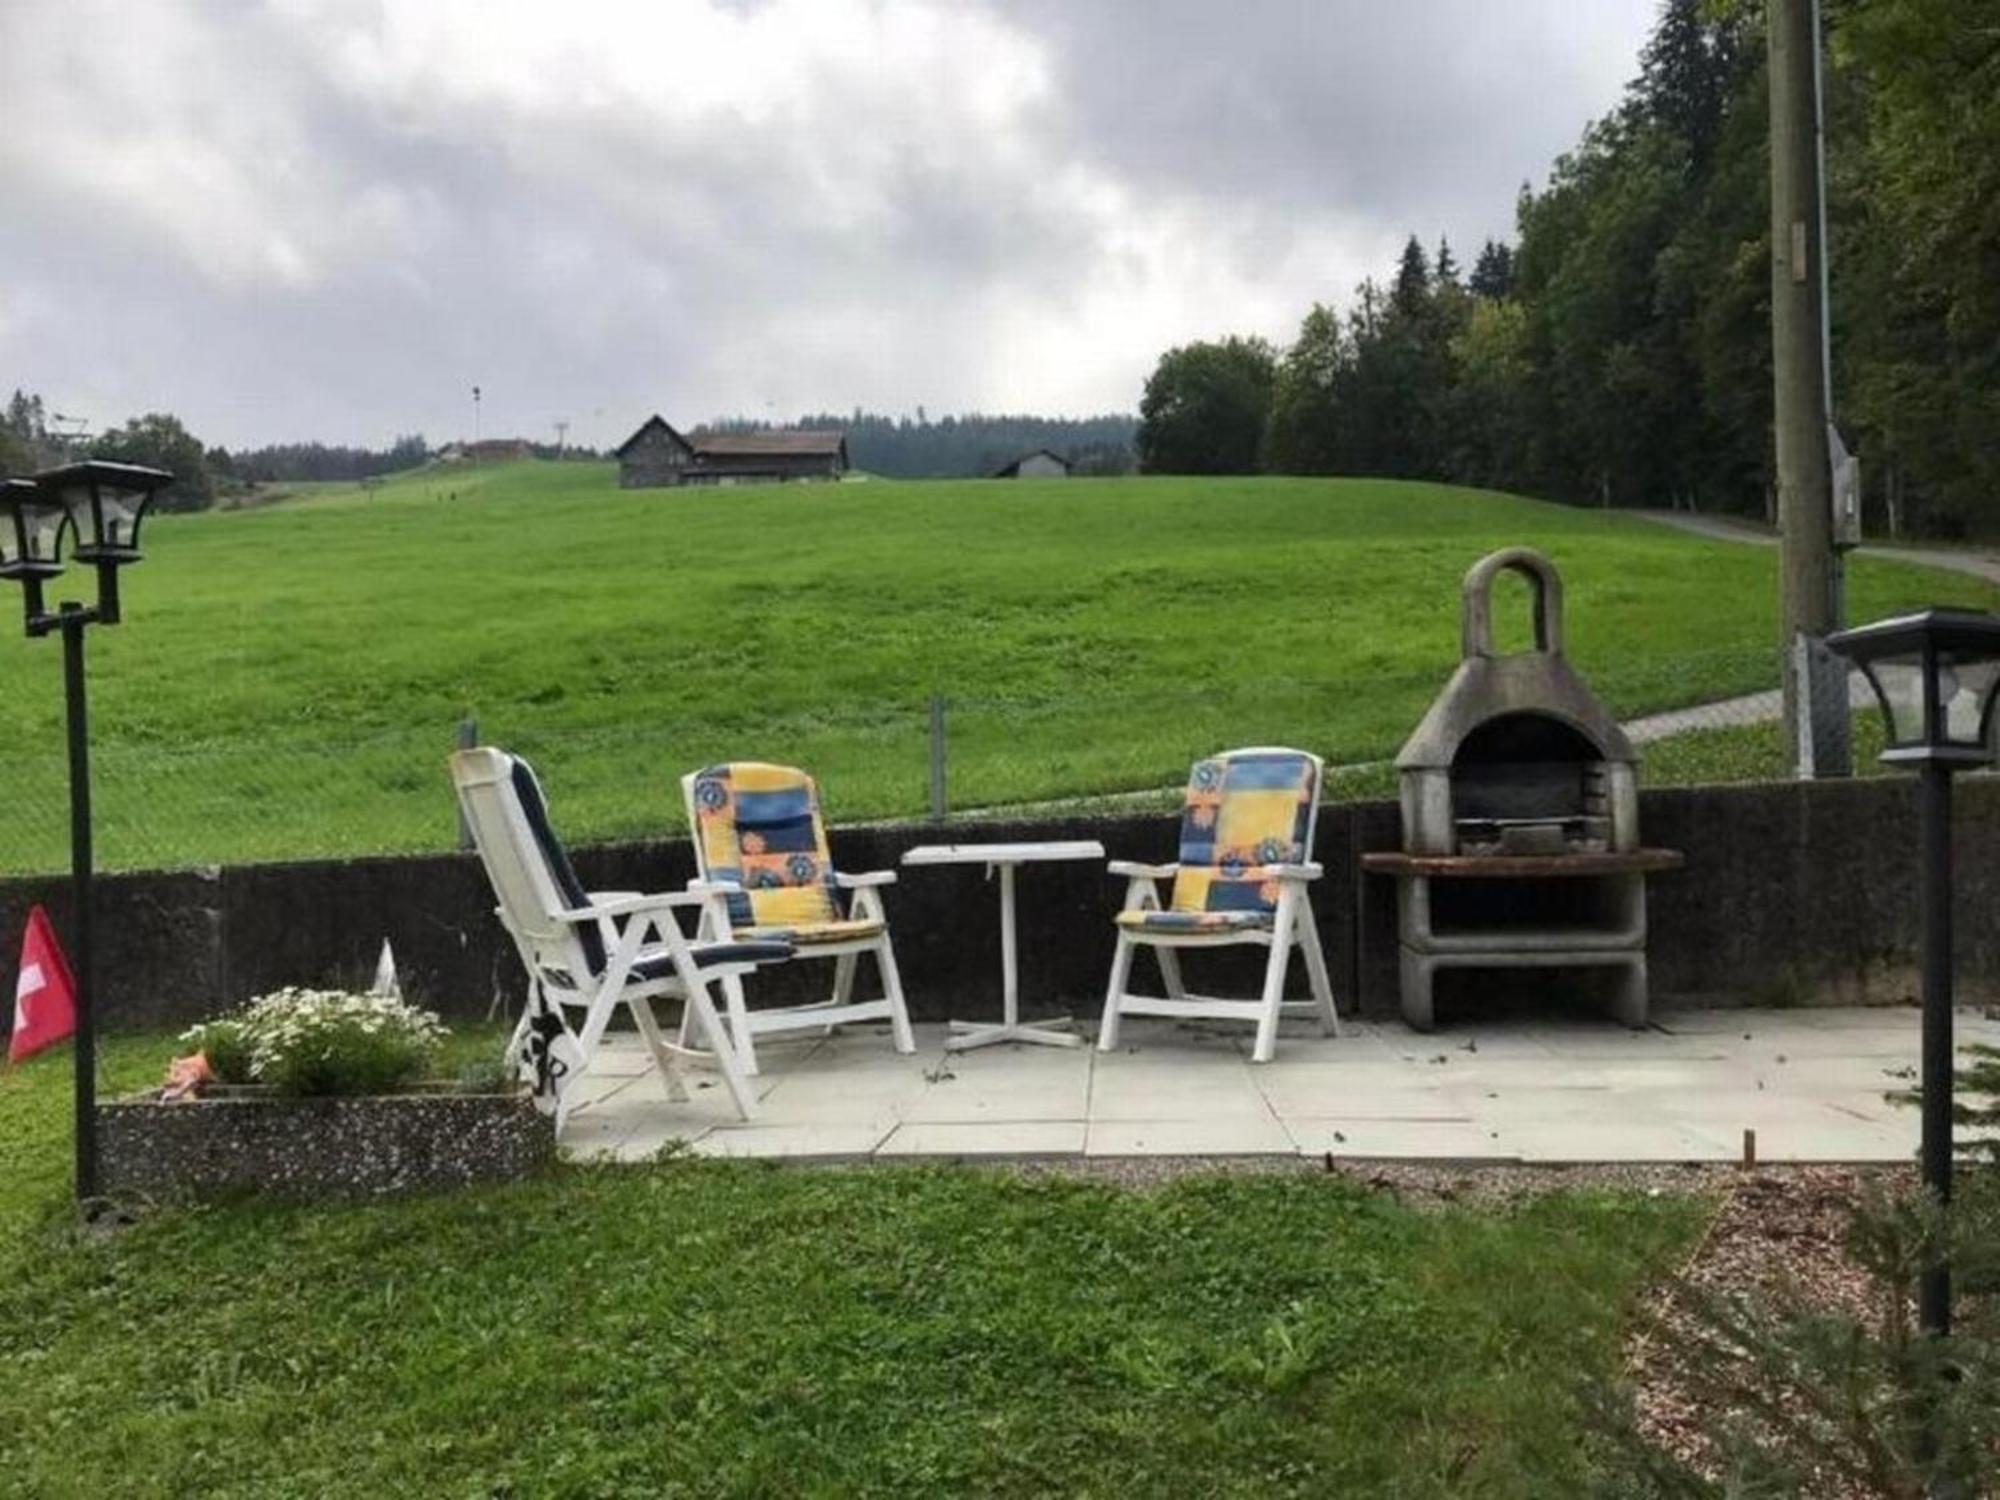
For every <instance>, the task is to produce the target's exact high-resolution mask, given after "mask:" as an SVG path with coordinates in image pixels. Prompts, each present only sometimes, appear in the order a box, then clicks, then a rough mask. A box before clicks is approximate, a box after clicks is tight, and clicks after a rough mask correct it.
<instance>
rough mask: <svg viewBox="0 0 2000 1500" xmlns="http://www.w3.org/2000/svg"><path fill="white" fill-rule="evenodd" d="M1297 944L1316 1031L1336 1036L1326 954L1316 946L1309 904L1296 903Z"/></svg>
mask: <svg viewBox="0 0 2000 1500" xmlns="http://www.w3.org/2000/svg"><path fill="white" fill-rule="evenodd" d="M1297 939H1298V944H1299V946H1300V947H1301V948H1303V949H1305V951H1306V978H1307V979H1308V980H1310V981H1311V982H1312V994H1313V1000H1314V1002H1315V1003H1316V1004H1317V1006H1318V1008H1319V1029H1320V1031H1321V1032H1322V1033H1323V1034H1324V1035H1326V1036H1339V1035H1340V1010H1339V1008H1338V1007H1337V1006H1336V1005H1335V1004H1334V1003H1333V981H1332V980H1331V979H1330V978H1328V976H1327V972H1326V953H1325V952H1324V950H1322V949H1321V947H1320V945H1319V923H1318V922H1316V921H1315V920H1314V919H1313V909H1312V903H1311V902H1310V901H1301V902H1300V903H1299V928H1298V934H1297Z"/></svg>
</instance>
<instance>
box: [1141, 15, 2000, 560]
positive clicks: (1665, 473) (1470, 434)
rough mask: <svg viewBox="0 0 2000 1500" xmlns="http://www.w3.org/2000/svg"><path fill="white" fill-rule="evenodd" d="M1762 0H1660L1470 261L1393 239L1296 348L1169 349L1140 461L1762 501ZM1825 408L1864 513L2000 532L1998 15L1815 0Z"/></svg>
mask: <svg viewBox="0 0 2000 1500" xmlns="http://www.w3.org/2000/svg"><path fill="white" fill-rule="evenodd" d="M1763 16H1764V7H1763V5H1762V4H1757V3H1744V0H1737V3H1725V4H1717V3H1715V0H1667V3H1665V4H1664V5H1663V6H1662V9H1661V15H1660V19H1659V21H1658V23H1657V25H1656V27H1655V29H1654V31H1653V33H1652V36H1651V38H1650V39H1649V41H1648V44H1647V46H1646V48H1645V50H1644V52H1643V54H1642V57H1641V66H1640V71H1639V76H1638V77H1637V78H1636V79H1635V80H1634V81H1633V83H1632V84H1631V85H1630V86H1629V88H1628V89H1627V91H1626V94H1625V96H1624V99H1623V100H1622V102H1621V103H1620V104H1619V106H1618V107H1617V109H1616V110H1614V111H1613V113H1612V114H1611V115H1610V116H1609V117H1608V118H1606V119H1603V120H1600V121H1598V122H1596V123H1595V124H1593V125H1592V126H1590V127H1589V128H1588V129H1587V130H1586V131H1585V133H1584V136H1583V139H1582V141H1581V142H1580V143H1579V145H1578V146H1577V147H1576V149H1575V150H1574V151H1572V152H1570V153H1569V154H1568V155H1566V156H1564V157H1562V158H1561V159H1560V160H1558V162H1557V163H1556V165H1555V168H1554V170H1553V172H1552V173H1551V175H1550V178H1549V180H1548V182H1547V183H1546V185H1544V186H1543V187H1542V188H1541V189H1539V190H1532V189H1528V188H1524V189H1523V190H1522V193H1521V197H1520V201H1519V205H1518V211H1517V215H1516V224H1515V235H1514V240H1513V242H1512V244H1502V243H1488V244H1487V245H1486V246H1485V247H1484V248H1483V249H1482V250H1481V251H1480V252H1479V253H1478V255H1477V256H1476V257H1475V258H1474V261H1473V264H1472V266H1471V268H1470V270H1469V271H1467V270H1465V269H1464V268H1463V267H1461V266H1460V264H1459V263H1458V261H1457V259H1456V257H1455V256H1454V254H1453V252H1452V250H1451V248H1450V247H1449V246H1446V245H1440V246H1439V247H1438V248H1437V250H1436V251H1435V252H1429V253H1427V252H1426V250H1425V248H1424V247H1423V246H1422V245H1421V244H1419V243H1418V241H1417V240H1416V239H1415V238H1414V237H1413V238H1412V239H1411V241H1410V242H1409V244H1408V246H1407V247H1406V248H1405V250H1404V251H1403V255H1402V259H1401V261H1400V263H1399V264H1398V266H1397V267H1396V269H1395V271H1394V274H1393V276H1392V277H1391V278H1390V279H1389V281H1388V282H1387V284H1380V283H1377V282H1375V281H1372V280H1371V281H1367V282H1364V283H1363V284H1362V285H1361V286H1360V287H1359V288H1358V289H1357V291H1356V292H1355V294H1354V296H1353V298H1352V300H1351V302H1350V303H1349V304H1348V306H1347V307H1346V308H1345V309H1344V310H1343V309H1341V308H1338V307H1336V306H1334V305H1332V304H1319V305H1315V306H1314V307H1313V308H1312V309H1311V310H1310V311H1309V312H1307V313H1306V315H1305V318H1304V320H1303V322H1302V323H1301V325H1300V328H1299V332H1298V336H1297V338H1296V340H1295V341H1294V342H1293V343H1292V344H1291V346H1290V347H1289V348H1285V349H1277V348H1273V347H1272V346H1271V345H1269V344H1267V343H1265V342H1264V341H1262V340H1258V339H1246V338H1233V339H1225V340H1222V341H1220V342H1216V343H1206V344H1195V345H1189V346H1186V347H1183V348H1179V349H1174V350H1170V351H1169V352H1168V353H1167V354H1166V355H1164V356H1163V357H1162V358H1161V360H1160V363H1159V365H1158V367H1157V368H1156V369H1155V371H1154V373H1153V375H1152V377H1151V379H1150V380H1149V381H1148V382H1147V386H1146V391H1145V397H1144V400H1143V402H1142V404H1141V418H1142V426H1141V430H1140V433H1139V437H1138V445H1139V457H1140V461H1141V464H1142V466H1143V467H1145V468H1147V469H1152V470H1159V471H1162V472H1215V471H1225V470H1226V471H1236V472H1242V471H1246V470H1251V469H1266V470H1271V471H1275V472H1282V473H1306V474H1313V473H1347V474H1384V475H1403V476H1409V477H1423V478H1435V479H1445V480H1454V481H1458V482H1461V483H1468V484H1480V485H1491V486H1496V487H1503V488H1507V489H1514V490H1521V491H1525V492H1527V493H1530V494H1540V495H1546V496H1549V497H1552V498H1557V499H1562V500H1567V501H1571V502H1574V503H1578V504H1609V505H1649V506H1682V507H1691V508H1696V509H1701V510H1717V511H1731V512H1739V513H1747V514H1764V513H1766V512H1767V511H1768V508H1769V504H1770V494H1771V487H1772V458H1771V449H1770V443H1771V437H1770V432H1771V404H1772V396H1771V349H1770V276H1771V248H1770V227H1769V222H1768V220H1769V166H1768V162H1769V156H1768V143H1767V130H1768V119H1769V111H1768V88H1769V85H1768V80H1767V76H1766V71H1765V37H1764V20H1763ZM1825 23H1826V33H1827V36H1826V40H1827V56H1828V64H1829V65H1828V68H1827V73H1826V91H1827V142H1828V177H1829V184H1830V187H1829V194H1828V212H1829V219H1830V244H1831V254H1830V264H1831V268H1832V305H1833V315H1834V316H1833V352H1834V406H1835V417H1836V420H1837V422H1838V424H1839V426H1840V428H1841V430H1842V433H1843V435H1844V437H1845V438H1846V441H1847V444H1848V446H1849V447H1850V448H1852V449H1854V450H1855V451H1856V452H1857V453H1858V454H1859V455H1860V457H1861V461H1862V474H1863V484H1864V489H1865V500H1866V509H1867V524H1868V527H1869V529H1870V530H1871V531H1873V532H1876V533H1883V532H1887V533H1891V534H1894V533H1898V532H1905V531H1908V532H1918V533H1922V534H1927V535H1933V536H1943V537H1952V536H1964V535H1968V534H1981V535H1987V536H1991V535H1996V534H2000V24H1996V23H1995V16H1994V13H1993V10H1992V8H1991V7H1990V6H1982V5H1972V4H1967V3H1963V0H1827V3H1826V6H1825Z"/></svg>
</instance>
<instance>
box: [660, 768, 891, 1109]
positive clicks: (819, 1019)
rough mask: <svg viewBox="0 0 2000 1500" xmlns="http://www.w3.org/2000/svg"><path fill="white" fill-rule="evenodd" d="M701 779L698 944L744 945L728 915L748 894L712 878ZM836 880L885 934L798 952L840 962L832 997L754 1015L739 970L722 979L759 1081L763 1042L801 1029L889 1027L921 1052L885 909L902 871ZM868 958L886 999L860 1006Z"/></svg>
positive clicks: (690, 794) (688, 789) (741, 1046)
mask: <svg viewBox="0 0 2000 1500" xmlns="http://www.w3.org/2000/svg"><path fill="white" fill-rule="evenodd" d="M700 778H701V772H699V771H690V772H689V773H688V774H687V775H685V776H683V777H682V778H681V799H682V801H683V803H684V804H685V805H686V807H687V820H688V830H689V838H690V840H691V841H692V842H693V844H694V862H695V868H696V870H698V871H699V872H700V873H699V874H698V875H697V876H696V877H695V878H694V879H693V880H690V881H689V882H688V884H687V888H688V890H689V892H690V893H692V894H694V895H696V896H699V897H700V898H701V900H702V903H703V904H702V916H701V925H700V926H699V927H698V928H697V929H696V931H695V936H696V938H697V940H705V941H713V942H733V941H737V940H738V939H736V937H735V923H734V920H733V919H732V918H731V916H730V915H729V898H730V897H731V896H740V895H745V894H747V892H745V890H744V889H743V887H742V886H741V885H739V884H738V883H737V882H736V881H733V880H714V879H711V878H710V877H709V870H708V851H707V849H705V848H704V847H703V845H702V837H701V820H700V818H699V817H698V816H697V814H696V809H695V801H694V787H695V782H697V781H698V780H700ZM833 882H834V885H835V886H836V887H837V888H838V889H840V890H843V891H847V892H849V893H850V894H851V895H852V898H853V899H852V902H851V903H850V905H849V907H848V915H849V916H850V917H851V918H853V919H854V920H857V921H873V922H880V923H881V924H882V930H881V931H880V932H878V933H876V934H874V935H873V936H872V937H862V938H844V939H841V940H839V941H835V942H828V943H800V944H799V945H798V946H797V949H796V951H795V952H794V954H793V960H794V962H798V961H803V960H806V959H814V958H830V959H832V960H833V961H834V964H833V994H832V997H831V998H830V999H826V1000H814V1001H811V1002H809V1003H807V1004H804V1005H782V1006H771V1007H767V1008H765V1009H762V1010H752V1009H750V1007H749V1005H748V1003H747V1002H746V1000H745V998H744V994H743V977H742V972H741V971H740V970H736V971H731V972H730V973H727V974H724V975H723V976H722V998H723V1003H724V1004H725V1005H726V1006H727V1007H728V1014H729V1029H730V1032H731V1034H732V1035H733V1036H734V1037H735V1038H736V1050H737V1052H738V1053H739V1054H740V1055H741V1057H742V1059H743V1069H744V1071H745V1072H746V1073H749V1074H750V1075H751V1076H752V1077H755V1076H756V1075H757V1038H758V1037H760V1036H774V1035H776V1036H782V1035H784V1034H786V1033H788V1032H799V1031H813V1032H817V1033H819V1034H820V1035H821V1036H824V1035H826V1034H827V1033H828V1032H830V1031H831V1030H832V1029H833V1028H834V1027H836V1026H842V1025H846V1024H847V1023H848V1022H850V1021H887V1022H888V1023H889V1030H890V1032H891V1034H892V1037H893V1039H894V1042H895V1047H896V1050H897V1051H898V1052H900V1053H904V1054H905V1055H907V1054H909V1053H912V1052H915V1051H916V1050H917V1041H916V1037H915V1036H914V1035H913V1034H912V1033H911V1031H910V1015H909V1011H908V1009H907V1008H906V1007H905V1005H904V1003H903V980H902V976H901V974H899V973H898V972H897V969H896V950H895V948H894V947H893V946H891V944H890V942H889V918H888V914H887V913H886V912H885V911H884V910H883V907H882V896H881V887H883V886H885V885H894V884H895V883H896V872H895V871H894V870H870V871H868V872H866V873H864V874H860V875H848V874H844V873H843V872H841V871H839V870H835V871H833ZM864 953H872V954H874V955H875V966H876V969H877V971H878V972H879V973H880V974H881V977H882V997H881V998H880V999H879V1000H860V1001H857V1000H855V999H854V998H853V995H854V970H855V968H856V965H857V962H858V960H859V959H860V956H861V955H862V954H864Z"/></svg>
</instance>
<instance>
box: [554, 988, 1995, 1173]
mask: <svg viewBox="0 0 2000 1500" xmlns="http://www.w3.org/2000/svg"><path fill="white" fill-rule="evenodd" d="M1918 1021H1919V1017H1918V1013H1917V1011H1916V1010H1915V1009H1914V1008H1911V1007H1906V1006H1905V1007H1891V1008H1876V1009H1869V1010H1859V1009H1854V1010H1808V1009H1790V1010H1782V1011H1755V1010H1703V1011H1669V1012H1666V1013H1664V1014H1662V1015H1661V1016H1660V1017H1659V1019H1658V1022H1657V1024H1656V1025H1654V1026H1652V1027H1649V1028H1647V1029H1644V1030H1640V1031H1629V1030H1627V1029H1625V1028H1624V1027H1620V1026H1616V1025H1613V1024H1611V1023H1609V1022H1603V1021H1598V1020H1595V1019H1593V1018H1589V1017H1578V1018H1561V1019H1556V1020H1517V1019H1496V1020H1494V1021H1491V1022H1486V1023H1477V1024H1471V1025H1464V1026H1459V1027H1454V1028H1452V1029H1451V1030H1449V1031H1445V1032H1440V1033H1436V1034H1433V1035H1419V1034H1417V1033H1414V1032H1410V1031H1407V1030H1405V1029H1403V1028H1402V1027H1401V1026H1399V1025H1397V1024H1395V1023H1393V1022H1369V1023H1357V1024H1350V1025H1349V1026H1348V1027H1347V1028H1346V1034H1345V1035H1343V1036H1341V1037H1338V1038H1325V1037H1320V1036H1318V1035H1317V1034H1316V1033H1315V1032H1314V1031H1313V1030H1312V1028H1310V1027H1309V1026H1306V1027H1298V1028H1291V1027H1288V1028H1287V1031H1288V1033H1290V1034H1288V1035H1287V1036H1286V1038H1285V1039H1284V1040H1283V1041H1282V1042H1281V1044H1280V1046H1279V1049H1278V1055H1277V1059H1276V1060H1275V1061H1273V1062H1271V1063H1268V1064H1264V1065H1261V1066H1260V1065H1253V1064H1252V1063H1251V1062H1250V1061H1249V1035H1250V1034H1249V1029H1248V1028H1247V1027H1245V1028H1243V1029H1242V1030H1240V1031H1237V1030H1232V1029H1230V1028H1227V1027H1218V1026H1216V1025H1214V1024H1212V1023H1204V1024H1201V1025H1194V1026H1190V1025H1182V1024H1177V1023H1175V1022H1171V1021H1157V1020H1144V1019H1139V1020H1132V1021H1128V1022H1127V1024H1126V1029H1125V1033H1124V1035H1123V1037H1122V1039H1121V1045H1120V1046H1119V1047H1118V1048H1117V1049H1116V1050H1115V1051H1113V1052H1110V1053H1100V1052H1097V1051H1096V1050H1095V1049H1094V1048H1087V1047H1085V1048H1075V1049H1060V1050H1058V1049H1053V1048H1040V1047H1025V1046H1020V1045H1018V1044H1016V1045H1001V1046H996V1047H992V1048H988V1049H985V1050H982V1051H980V1052H976V1053H947V1052H946V1051H945V1050H944V1042H945V1035H946V1033H945V1030H944V1028H943V1027H941V1026H920V1027H918V1028H917V1050H916V1052H915V1054H913V1055H910V1056H899V1055H898V1054H897V1053H896V1052H895V1051H894V1050H893V1049H892V1048H891V1046H890V1045H889V1041H888V1037H887V1035H886V1033H883V1032H881V1031H879V1030H878V1029H877V1028H873V1027H869V1028H862V1029H859V1030H856V1031H852V1032H846V1033H841V1034H837V1035H833V1036H829V1037H811V1038H806V1039H804V1040H802V1041H799V1042H795V1043H792V1044H790V1045H785V1046H777V1047H767V1048H763V1049H760V1055H761V1061H762V1063H763V1072H762V1073H761V1074H760V1076H759V1077H758V1078H757V1079H756V1080H755V1086H756V1090H757V1093H758V1095H759V1098H760V1112H759V1115H758V1118H757V1119H756V1120H754V1121H751V1122H748V1123H745V1122H742V1121H739V1120H737V1119H736V1118H735V1115H734V1112H733V1110H732V1109H731V1108H730V1105H729V1100H728V1096H727V1094H726V1092H725V1091H724V1090H722V1089H721V1088H720V1086H719V1084H718V1083H717V1082H716V1081H715V1080H714V1078H713V1076H712V1075H702V1074H700V1073H697V1074H695V1075H694V1077H693V1079H692V1080H691V1081H692V1082H693V1083H694V1084H696V1085H705V1086H697V1087H695V1088H694V1090H693V1093H694V1097H693V1098H692V1099H691V1100H690V1101H689V1102H687V1103H684V1104H674V1103H670V1102H669V1101H668V1100H667V1098H666V1096H665V1094H664V1093H663V1092H662V1090H661V1089H660V1087H659V1082H658V1080H657V1079H656V1078H654V1077H652V1076H650V1073H649V1059H648V1058H647V1056H646V1053H645V1051H644V1049H643V1048H642V1047H641V1046H640V1045H639V1043H638V1040H637V1039H636V1038H635V1037H630V1036H622V1035H621V1036H614V1037H612V1038H609V1039H608V1040H607V1041H606V1043H605V1045H604V1047H603V1048H602V1049H601V1050H600V1053H599V1056H598V1058H597V1059H596V1062H595V1064H594V1065H593V1067H592V1068H591V1070H590V1071H589V1073H587V1074H586V1075H585V1077H584V1078H583V1079H582V1080H581V1082H580V1084H579V1087H580V1088H581V1089H582V1095H581V1097H582V1101H583V1102H582V1103H580V1104H579V1105H578V1106H577V1107H576V1108H575V1109H574V1110H573V1112H572V1114H571V1116H570V1118H569V1120H568V1123H567V1124H566V1126H565V1127H564V1131H563V1136H562V1147H563V1150H564V1151H565V1153H566V1154H568V1155H570V1156H572V1157H576V1158H591V1159H599V1158H611V1159H621V1160H639V1159H643V1158H645V1157H648V1156H651V1155H653V1154H655V1153H657V1152H658V1151H659V1150H660V1149H661V1148H662V1147H663V1146H666V1145H669V1144H671V1143H673V1142H676V1141H685V1142H687V1143H689V1144H690V1147H691V1149H692V1150H694V1151H695V1152H697V1153H699V1154H702V1155H715V1156H773V1157H799V1158H809V1159H823V1160H858V1159H864V1158H869V1157H876V1156H879V1157H882V1158H884V1159H888V1158H894V1159H898V1160H907V1159H910V1158H913V1157H937V1158H944V1159H951V1158H979V1159H989V1160H990V1159H1005V1158H1012V1157H1021V1158H1030V1157H1044V1158H1046V1157H1051V1156H1055V1157H1085V1156H1088V1157H1103V1156H1151V1155H1172V1156H1202V1155H1213V1156H1243V1155H1269V1156H1298V1155H1306V1156H1313V1157H1318V1156H1321V1155H1323V1154H1325V1153H1328V1152H1331V1153H1333V1154H1334V1155H1335V1156H1346V1157H1360V1158H1384V1159H1403V1160H1439V1161H1530V1162H1574V1161H1646V1162H1655V1161H1657V1162H1672V1161H1721V1160H1736V1159H1738V1158H1740V1156H1741V1154H1742V1150H1743V1133H1744V1131H1745V1130H1752V1131H1755V1132H1756V1141H1757V1155H1758V1159H1759V1160H1761V1161H1766V1162H1771V1161H1899V1160H1907V1159H1908V1158H1909V1156H1910V1155H1911V1154H1912V1152H1913V1151H1914V1150H1915V1148H1916V1142H1917V1130H1918V1121H1917V1114H1916V1111H1915V1110H1913V1109H1908V1108H1902V1107H1899V1106H1897V1105H1895V1104H1892V1103H1890V1102H1888V1101H1887V1100H1886V1099H1885V1098H1884V1097H1883V1096H1884V1095H1885V1094H1888V1093H1890V1092H1893V1091H1895V1090H1898V1089H1903V1088H1908V1087H1910V1086H1911V1084H1912V1083H1913V1082H1914V1072H1913V1070H1914V1067H1915V1064H1916V1060H1917V1044H1918ZM1958 1032H1959V1039H1960V1041H1961V1043H1973V1042H1985V1043H1987V1044H1989V1045H2000V1021H1995V1020H1991V1019H1988V1018H1986V1017H1984V1016H1983V1015H1981V1014H1979V1013H1978V1012H1976V1011H1973V1010H1970V1009H1968V1010H1964V1011H1961V1013H1960V1015H1959V1017H1958Z"/></svg>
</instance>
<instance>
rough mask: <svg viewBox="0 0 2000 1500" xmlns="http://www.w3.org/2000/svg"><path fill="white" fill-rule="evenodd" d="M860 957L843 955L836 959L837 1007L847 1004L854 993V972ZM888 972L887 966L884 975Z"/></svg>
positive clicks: (834, 999) (834, 985)
mask: <svg viewBox="0 0 2000 1500" xmlns="http://www.w3.org/2000/svg"><path fill="white" fill-rule="evenodd" d="M860 956H861V955H860V954H858V953H842V954H839V955H837V956H836V957H835V958H834V960H833V1003H834V1004H835V1005H845V1004H847V1000H848V997H849V996H850V995H852V994H853V993H854V970H855V968H856V966H857V961H858V960H859V958H860ZM887 972H888V968H887V966H886V965H885V966H884V967H883V973H884V974H887Z"/></svg>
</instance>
